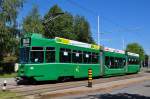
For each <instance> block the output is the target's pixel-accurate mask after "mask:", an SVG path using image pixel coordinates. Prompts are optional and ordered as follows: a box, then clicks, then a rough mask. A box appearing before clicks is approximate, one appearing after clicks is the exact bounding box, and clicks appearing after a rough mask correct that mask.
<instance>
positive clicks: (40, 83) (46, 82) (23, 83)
mask: <svg viewBox="0 0 150 99" xmlns="http://www.w3.org/2000/svg"><path fill="white" fill-rule="evenodd" d="M99 78H100V77H94V79H99ZM87 80H88V78H76V79H74V78H72V79H65V80H62V79H59V80H51V81H38V82H37V81H34V82H30V81H25V80H22V81H19V82H18V83H17V84H18V85H44V84H57V83H66V82H79V81H87Z"/></svg>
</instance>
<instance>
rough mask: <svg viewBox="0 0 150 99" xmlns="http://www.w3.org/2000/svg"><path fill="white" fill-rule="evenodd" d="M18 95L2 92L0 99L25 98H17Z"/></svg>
mask: <svg viewBox="0 0 150 99" xmlns="http://www.w3.org/2000/svg"><path fill="white" fill-rule="evenodd" d="M15 96H17V94H16V93H14V92H10V91H4V92H3V91H0V99H23V97H15Z"/></svg>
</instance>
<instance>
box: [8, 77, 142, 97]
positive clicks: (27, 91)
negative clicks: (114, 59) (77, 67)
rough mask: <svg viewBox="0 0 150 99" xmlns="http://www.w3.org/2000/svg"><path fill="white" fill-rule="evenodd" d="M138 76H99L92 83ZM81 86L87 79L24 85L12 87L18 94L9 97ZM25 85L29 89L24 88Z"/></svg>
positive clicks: (85, 83)
mask: <svg viewBox="0 0 150 99" xmlns="http://www.w3.org/2000/svg"><path fill="white" fill-rule="evenodd" d="M140 76H142V75H141V74H133V75H124V76H117V77H110V78H99V79H94V80H93V84H99V83H105V82H110V81H117V80H123V79H130V78H136V77H140ZM81 86H87V80H84V81H76V82H65V83H58V84H46V85H39V86H38V85H35V86H26V87H24V88H23V89H21V88H20V89H19V88H18V89H17V90H16V91H15V89H12V90H11V91H14V92H15V93H18V95H16V96H14V97H10V98H15V97H21V96H30V95H40V94H42V93H45V92H52V91H57V90H63V89H68V88H75V87H81ZM27 87H28V88H29V89H26V88H27ZM10 98H9V99H10Z"/></svg>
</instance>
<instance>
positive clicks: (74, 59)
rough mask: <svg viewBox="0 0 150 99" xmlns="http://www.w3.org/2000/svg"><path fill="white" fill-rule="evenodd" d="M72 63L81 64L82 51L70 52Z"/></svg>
mask: <svg viewBox="0 0 150 99" xmlns="http://www.w3.org/2000/svg"><path fill="white" fill-rule="evenodd" d="M72 62H73V63H82V51H77V50H73V51H72Z"/></svg>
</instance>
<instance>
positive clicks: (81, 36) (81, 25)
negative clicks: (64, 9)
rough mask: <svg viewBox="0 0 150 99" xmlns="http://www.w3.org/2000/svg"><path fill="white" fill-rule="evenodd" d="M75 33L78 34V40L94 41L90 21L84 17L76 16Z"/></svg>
mask: <svg viewBox="0 0 150 99" xmlns="http://www.w3.org/2000/svg"><path fill="white" fill-rule="evenodd" d="M74 33H75V34H76V35H77V41H81V42H87V43H93V42H94V41H93V39H92V37H91V30H90V26H89V23H88V22H87V21H86V19H85V18H84V17H81V16H75V17H74Z"/></svg>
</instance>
